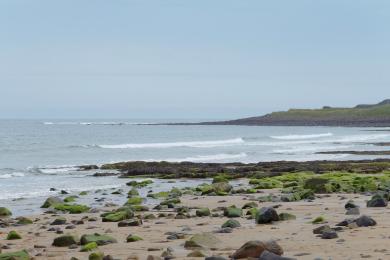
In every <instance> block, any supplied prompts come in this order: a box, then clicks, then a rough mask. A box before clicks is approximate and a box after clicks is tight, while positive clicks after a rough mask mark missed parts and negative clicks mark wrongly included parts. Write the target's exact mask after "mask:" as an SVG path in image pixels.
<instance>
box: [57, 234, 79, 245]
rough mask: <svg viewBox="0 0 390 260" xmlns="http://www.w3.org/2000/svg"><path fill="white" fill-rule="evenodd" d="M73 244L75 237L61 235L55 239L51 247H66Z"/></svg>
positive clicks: (75, 241) (75, 242)
mask: <svg viewBox="0 0 390 260" xmlns="http://www.w3.org/2000/svg"><path fill="white" fill-rule="evenodd" d="M74 244H77V240H76V237H75V236H73V235H63V236H60V237H57V238H55V239H54V241H53V244H52V245H53V246H56V247H68V246H71V245H74Z"/></svg>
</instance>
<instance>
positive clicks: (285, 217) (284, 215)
mask: <svg viewBox="0 0 390 260" xmlns="http://www.w3.org/2000/svg"><path fill="white" fill-rule="evenodd" d="M295 219H297V217H296V216H295V215H293V214H290V213H285V212H283V213H280V214H279V220H280V221H287V220H295Z"/></svg>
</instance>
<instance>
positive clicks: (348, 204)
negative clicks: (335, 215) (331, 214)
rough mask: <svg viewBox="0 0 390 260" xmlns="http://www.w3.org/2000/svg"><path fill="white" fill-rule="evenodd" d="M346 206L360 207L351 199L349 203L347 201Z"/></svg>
mask: <svg viewBox="0 0 390 260" xmlns="http://www.w3.org/2000/svg"><path fill="white" fill-rule="evenodd" d="M344 208H345V209H354V208H359V206H358V205H356V204H355V202H354V201H353V200H349V201H348V202H347V203H345V206H344Z"/></svg>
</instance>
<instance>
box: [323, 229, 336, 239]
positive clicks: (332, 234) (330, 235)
mask: <svg viewBox="0 0 390 260" xmlns="http://www.w3.org/2000/svg"><path fill="white" fill-rule="evenodd" d="M338 237H339V236H338V235H337V233H336V231H334V230H324V231H323V232H322V234H321V238H322V239H334V238H338Z"/></svg>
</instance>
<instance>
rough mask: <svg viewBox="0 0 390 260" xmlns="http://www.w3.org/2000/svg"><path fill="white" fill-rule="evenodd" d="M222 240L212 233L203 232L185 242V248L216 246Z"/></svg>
mask: <svg viewBox="0 0 390 260" xmlns="http://www.w3.org/2000/svg"><path fill="white" fill-rule="evenodd" d="M220 243H221V241H220V240H219V239H218V238H217V237H216V236H214V235H213V234H211V233H201V234H196V235H194V236H192V237H191V238H190V239H189V240H187V241H186V242H185V243H184V248H186V249H191V248H216V247H217V246H218V245H219V244H220Z"/></svg>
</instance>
